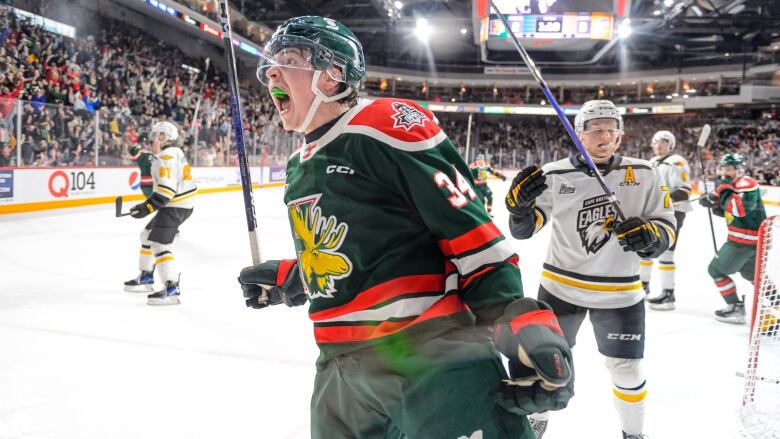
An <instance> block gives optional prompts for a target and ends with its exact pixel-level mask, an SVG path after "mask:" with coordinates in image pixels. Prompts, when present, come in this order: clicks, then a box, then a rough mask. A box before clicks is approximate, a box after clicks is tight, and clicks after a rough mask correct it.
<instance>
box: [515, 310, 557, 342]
mask: <svg viewBox="0 0 780 439" xmlns="http://www.w3.org/2000/svg"><path fill="white" fill-rule="evenodd" d="M530 325H544V326H547V327H548V328H550V329H551V330H552V331H553V332H556V333H558V334H559V335H560V336H561V337H563V331H562V330H561V327H560V326H559V325H558V318H557V317H555V314H554V313H553V312H552V311H550V310H549V309H540V310H537V311H531V312H528V313H525V314H521V315H519V316H517V317H515V318H514V319H512V321H511V322H510V323H509V327H510V328H512V332H514V333H515V334H517V333H518V332H520V330H521V329H523V328H525V327H526V326H530Z"/></svg>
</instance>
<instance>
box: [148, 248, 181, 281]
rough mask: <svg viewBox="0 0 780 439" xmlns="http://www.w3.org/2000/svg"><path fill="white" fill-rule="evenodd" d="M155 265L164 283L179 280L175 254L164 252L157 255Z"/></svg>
mask: <svg viewBox="0 0 780 439" xmlns="http://www.w3.org/2000/svg"><path fill="white" fill-rule="evenodd" d="M154 263H155V264H156V265H157V270H158V272H159V273H160V280H161V281H163V283H165V282H168V281H178V280H179V272H178V271H176V267H175V261H174V259H173V254H172V253H171V252H170V251H169V250H163V251H161V252H159V253H156V254H155V260H154Z"/></svg>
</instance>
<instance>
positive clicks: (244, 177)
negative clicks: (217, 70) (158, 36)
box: [219, 0, 262, 265]
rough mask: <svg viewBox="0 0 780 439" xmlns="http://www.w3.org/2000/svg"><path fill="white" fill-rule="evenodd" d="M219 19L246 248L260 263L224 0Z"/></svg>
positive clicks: (231, 39)
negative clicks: (234, 137) (242, 205)
mask: <svg viewBox="0 0 780 439" xmlns="http://www.w3.org/2000/svg"><path fill="white" fill-rule="evenodd" d="M219 18H220V21H221V22H222V41H223V42H224V44H225V57H226V58H227V67H228V91H229V92H230V115H231V119H232V122H233V132H234V133H235V136H236V152H237V154H238V169H239V172H240V174H241V192H242V193H243V195H244V213H245V214H246V225H247V230H248V231H249V248H250V250H251V252H252V264H254V265H257V264H259V263H260V262H262V258H261V256H260V243H259V242H258V240H257V216H255V201H254V198H253V196H252V179H251V176H250V175H249V164H248V163H247V157H246V147H245V146H244V124H243V117H242V116H243V113H242V111H241V99H240V98H241V96H240V95H239V93H238V74H237V73H236V53H235V51H234V50H233V32H232V31H231V30H230V7H229V6H228V1H227V0H219Z"/></svg>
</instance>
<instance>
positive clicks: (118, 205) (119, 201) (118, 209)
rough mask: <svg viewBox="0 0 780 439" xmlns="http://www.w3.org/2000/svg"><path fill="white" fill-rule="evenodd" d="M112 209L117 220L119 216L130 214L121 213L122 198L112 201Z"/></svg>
mask: <svg viewBox="0 0 780 439" xmlns="http://www.w3.org/2000/svg"><path fill="white" fill-rule="evenodd" d="M114 207H115V209H116V217H117V218H119V217H120V216H127V215H130V212H125V213H122V197H121V196H120V197H116V200H114Z"/></svg>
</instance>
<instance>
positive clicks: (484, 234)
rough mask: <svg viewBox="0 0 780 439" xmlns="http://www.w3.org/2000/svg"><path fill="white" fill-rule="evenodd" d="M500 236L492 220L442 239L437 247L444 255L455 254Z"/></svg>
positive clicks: (477, 246)
mask: <svg viewBox="0 0 780 439" xmlns="http://www.w3.org/2000/svg"><path fill="white" fill-rule="evenodd" d="M499 236H501V232H500V231H499V230H498V227H496V225H495V224H494V223H493V221H490V222H487V223H485V224H482V225H480V226H477V227H475V228H473V229H471V230H470V231H468V232H466V233H464V234H462V235H460V236H458V237H457V238H453V239H449V240H448V239H442V240H441V241H439V248H440V249H441V251H442V253H444V255H446V256H448V257H449V256H457V255H460V254H462V253H465V252H467V251H469V250H474V249H476V248H479V247H482V246H483V245H485V244H487V243H488V242H490V241H492V240H494V239H496V238H497V237H499Z"/></svg>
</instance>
